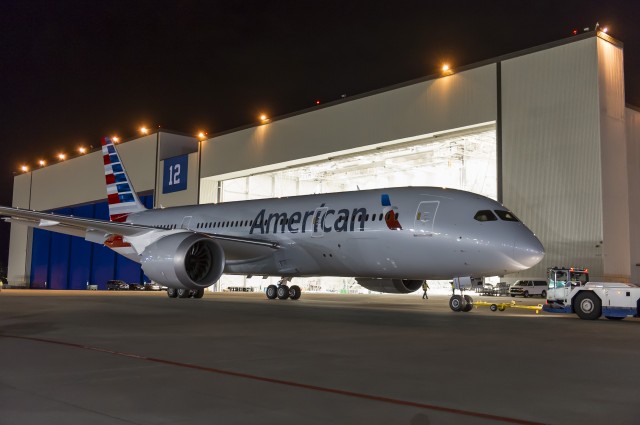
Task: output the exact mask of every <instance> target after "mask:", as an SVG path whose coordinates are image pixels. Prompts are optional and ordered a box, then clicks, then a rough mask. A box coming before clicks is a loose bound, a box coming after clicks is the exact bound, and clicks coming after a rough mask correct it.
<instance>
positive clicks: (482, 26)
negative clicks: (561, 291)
mask: <svg viewBox="0 0 640 425" xmlns="http://www.w3.org/2000/svg"><path fill="white" fill-rule="evenodd" d="M596 22H599V23H600V25H601V27H602V26H607V27H609V33H610V34H611V35H612V36H613V37H615V38H617V39H618V40H620V41H622V42H623V43H624V51H625V84H626V101H627V103H629V104H633V105H636V106H640V28H638V25H639V24H638V23H639V22H640V2H638V1H632V0H627V1H621V0H607V1H603V0H600V1H560V0H556V1H535V2H526V3H525V2H523V1H514V0H510V1H375V0H369V1H348V0H342V1H333V0H331V1H322V0H317V1H305V0H298V1H268V0H262V1H232V0H229V1H190V0H180V1H163V0H153V1H141V0H138V1H136V0H127V1H116V0H101V1H90V0H82V1H67V0H57V1H54V0H47V1H31V0H0V77H1V78H0V120H1V121H0V123H1V125H0V152H1V154H2V158H3V162H4V167H3V168H2V169H0V189H1V190H0V204H2V205H10V204H11V199H12V193H11V192H12V186H13V176H14V174H15V173H17V172H19V171H18V169H19V166H20V165H21V164H23V163H24V164H28V165H29V166H31V167H33V166H35V163H36V161H37V160H38V159H40V158H43V159H45V160H47V161H48V162H49V163H51V162H55V159H54V157H55V155H56V154H57V153H59V152H62V151H64V152H66V153H67V154H71V155H73V154H74V151H76V149H77V148H78V147H79V146H81V145H84V146H87V147H88V146H89V145H93V146H94V147H97V146H98V145H99V139H100V137H102V136H105V135H114V134H118V135H120V136H121V137H124V138H125V139H127V138H132V137H134V136H136V129H137V128H138V127H140V126H141V125H143V124H145V125H147V126H149V127H150V128H156V127H157V126H161V127H163V128H166V129H170V130H175V131H179V132H184V133H193V134H195V132H196V131H199V130H201V129H203V130H205V131H207V132H208V133H209V134H215V133H216V132H220V131H224V130H228V129H232V128H234V127H238V126H242V125H246V124H250V123H253V122H256V121H257V116H258V115H259V114H260V113H266V114H268V115H269V116H271V117H273V116H278V115H283V114H287V113H290V112H295V111H297V110H300V109H304V108H308V107H311V106H313V105H314V103H315V101H316V100H320V101H321V102H329V101H332V100H335V99H338V98H340V96H341V95H343V94H346V95H347V96H351V95H355V94H359V93H363V92H366V91H369V90H374V89H378V88H382V87H385V86H389V85H392V84H396V83H401V82H404V81H407V80H411V79H414V78H418V77H423V76H426V75H430V74H434V73H436V72H437V71H438V68H439V66H440V65H441V64H442V63H443V62H448V63H450V64H451V65H452V66H453V67H454V68H455V67H456V66H462V65H468V64H472V63H474V62H478V61H481V60H485V59H490V58H493V57H496V56H499V55H503V54H508V53H513V52H515V51H518V50H521V49H526V48H529V47H534V46H537V45H540V44H544V43H547V42H551V41H555V40H558V39H562V38H566V37H570V36H571V31H572V30H573V29H574V28H575V29H578V30H579V31H580V32H582V30H583V28H585V27H590V28H591V29H593V28H594V26H595V23H596ZM61 190H65V189H64V188H61ZM66 190H72V188H67V189H66ZM7 228H8V226H7V225H2V226H1V227H0V264H1V265H2V266H3V267H6V266H5V265H6V256H7V254H6V251H7V248H6V246H8V232H7Z"/></svg>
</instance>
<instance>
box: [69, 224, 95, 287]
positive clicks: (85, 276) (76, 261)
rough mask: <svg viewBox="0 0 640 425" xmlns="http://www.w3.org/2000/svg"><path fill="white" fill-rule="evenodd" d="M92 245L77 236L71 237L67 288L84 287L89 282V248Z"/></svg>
mask: <svg viewBox="0 0 640 425" xmlns="http://www.w3.org/2000/svg"><path fill="white" fill-rule="evenodd" d="M91 245H94V244H92V243H91V242H87V241H85V240H83V239H81V238H79V237H76V236H72V237H71V255H70V261H69V285H68V286H69V289H86V288H87V282H89V283H90V284H92V282H91V250H92V246H91Z"/></svg>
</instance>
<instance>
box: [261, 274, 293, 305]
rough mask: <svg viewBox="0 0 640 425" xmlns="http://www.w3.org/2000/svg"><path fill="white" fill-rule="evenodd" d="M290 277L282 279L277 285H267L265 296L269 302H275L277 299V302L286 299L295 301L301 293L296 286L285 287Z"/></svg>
mask: <svg viewBox="0 0 640 425" xmlns="http://www.w3.org/2000/svg"><path fill="white" fill-rule="evenodd" d="M290 281H291V278H290V277H283V278H282V279H280V281H279V282H278V285H277V286H276V285H269V286H267V290H266V291H265V292H266V294H267V298H268V299H270V300H275V299H276V298H278V299H279V300H286V299H287V298H291V299H292V300H297V299H298V298H300V295H302V291H301V290H300V287H299V286H298V285H292V286H291V287H289V286H287V282H290Z"/></svg>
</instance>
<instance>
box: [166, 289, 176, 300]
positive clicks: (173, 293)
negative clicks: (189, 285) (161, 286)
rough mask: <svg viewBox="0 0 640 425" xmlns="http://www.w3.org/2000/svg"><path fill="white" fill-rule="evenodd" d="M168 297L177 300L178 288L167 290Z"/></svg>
mask: <svg viewBox="0 0 640 425" xmlns="http://www.w3.org/2000/svg"><path fill="white" fill-rule="evenodd" d="M167 296H168V297H169V298H175V297H177V296H178V290H177V289H176V288H167Z"/></svg>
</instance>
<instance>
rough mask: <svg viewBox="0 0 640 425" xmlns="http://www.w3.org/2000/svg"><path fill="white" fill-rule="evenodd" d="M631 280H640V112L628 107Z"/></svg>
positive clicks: (626, 116)
mask: <svg viewBox="0 0 640 425" xmlns="http://www.w3.org/2000/svg"><path fill="white" fill-rule="evenodd" d="M625 112H626V114H625V120H626V132H627V167H628V170H629V186H628V187H629V237H630V240H631V241H630V244H631V249H630V251H631V252H630V257H631V281H632V282H636V283H638V282H640V266H637V264H640V112H638V111H634V110H633V109H626V111H625Z"/></svg>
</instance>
